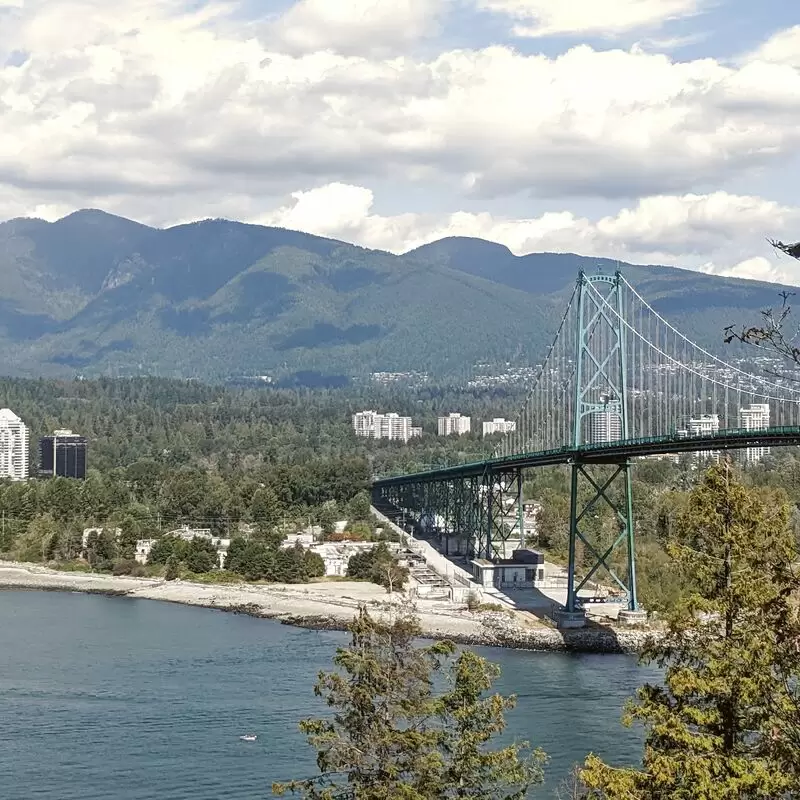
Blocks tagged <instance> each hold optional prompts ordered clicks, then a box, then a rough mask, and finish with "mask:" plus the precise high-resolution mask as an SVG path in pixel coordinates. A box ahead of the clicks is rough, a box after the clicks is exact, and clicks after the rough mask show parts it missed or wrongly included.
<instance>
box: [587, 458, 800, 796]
mask: <svg viewBox="0 0 800 800" xmlns="http://www.w3.org/2000/svg"><path fill="white" fill-rule="evenodd" d="M788 521H789V510H788V507H787V504H786V502H785V498H783V500H781V498H780V497H779V496H778V495H777V493H773V494H772V495H771V496H766V497H765V496H764V495H763V494H759V493H757V492H755V491H753V490H747V489H745V488H744V487H743V486H742V485H741V484H740V483H739V482H737V480H736V479H735V476H734V475H733V470H732V468H731V466H730V464H729V463H724V464H721V465H716V466H713V467H712V468H711V469H710V470H709V471H708V472H707V474H706V475H705V477H704V479H703V481H702V482H701V483H700V484H699V485H698V486H697V487H696V488H695V489H694V490H693V491H692V493H691V495H690V497H689V503H688V507H687V508H686V509H685V510H684V511H683V512H682V513H681V514H680V515H679V517H678V519H677V521H676V525H675V536H674V540H673V541H671V542H670V543H669V549H670V552H671V554H672V555H673V557H674V559H675V563H676V566H677V568H678V569H679V571H680V573H681V575H682V576H683V579H684V580H686V581H687V583H688V585H689V586H690V587H691V591H690V593H689V594H688V596H687V597H686V598H685V599H684V600H683V601H682V602H681V603H680V604H679V606H678V609H677V610H676V612H675V613H674V615H673V616H672V618H671V619H670V620H669V626H668V629H667V632H666V637H665V638H664V639H663V640H657V641H655V642H654V643H651V645H650V646H649V647H648V648H647V650H646V652H645V654H644V657H645V660H647V661H655V662H656V663H658V664H659V665H660V666H662V667H666V676H665V684H664V686H651V685H646V686H644V687H643V688H642V689H640V691H639V694H638V701H637V702H636V703H635V704H630V705H629V707H628V709H627V711H626V716H625V719H626V722H627V723H629V724H630V723H632V722H639V723H643V724H644V726H645V728H646V740H645V751H644V759H643V763H642V768H641V769H616V768H612V767H609V766H607V765H606V764H604V763H603V762H602V761H601V760H600V759H599V758H597V757H595V756H590V757H589V759H588V760H587V762H586V768H585V770H584V771H583V780H584V781H585V783H586V785H587V787H588V788H589V790H590V795H589V796H590V797H596V798H605V799H606V800H662V798H663V799H664V800H666V798H676V799H677V800H691V799H693V798H697V800H747V799H748V798H782V797H789V796H793V795H790V794H789V793H790V792H796V791H797V790H798V789H800V782H798V775H800V771H798V763H799V762H800V750H798V749H797V741H796V740H795V742H794V744H793V743H792V741H791V738H790V733H789V732H787V727H788V725H789V724H790V723H791V720H792V719H795V720H796V719H797V717H796V716H794V717H793V712H794V711H795V710H796V708H797V704H796V702H795V701H796V696H793V687H796V681H797V677H798V664H799V663H800V662H799V657H798V653H797V649H796V647H795V645H796V642H797V641H798V638H797V636H796V634H797V631H798V627H797V610H796V607H795V606H794V604H793V600H792V595H793V593H794V592H796V591H797V589H798V587H799V586H800V583H798V579H797V577H796V575H795V574H794V572H793V570H792V566H793V564H794V562H795V561H796V558H797V551H796V545H795V541H794V537H793V535H792V532H791V531H790V529H789V525H788ZM794 730H795V732H796V731H797V728H796V727H795V728H794Z"/></svg>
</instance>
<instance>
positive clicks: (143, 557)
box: [133, 539, 158, 564]
mask: <svg viewBox="0 0 800 800" xmlns="http://www.w3.org/2000/svg"><path fill="white" fill-rule="evenodd" d="M157 541H158V539H137V540H136V552H135V553H134V554H133V557H134V558H135V559H136V562H137V563H138V564H146V563H147V559H149V558H150V551H151V550H152V549H153V545H154V544H155V543H156V542H157Z"/></svg>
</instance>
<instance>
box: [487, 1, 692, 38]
mask: <svg viewBox="0 0 800 800" xmlns="http://www.w3.org/2000/svg"><path fill="white" fill-rule="evenodd" d="M477 2H478V7H479V8H484V9H486V10H488V11H495V12H499V13H503V14H507V15H508V16H510V17H511V18H512V19H514V20H516V24H515V26H514V29H513V31H514V34H515V35H516V36H530V37H542V36H565V35H586V34H589V35H600V36H616V35H618V34H621V33H626V32H628V31H636V30H642V29H655V28H659V27H661V26H662V25H663V24H664V23H666V22H669V21H671V20H675V19H680V18H682V17H689V16H693V15H695V14H697V13H699V12H700V11H701V10H702V9H703V7H704V6H705V5H707V3H706V2H704V0H477Z"/></svg>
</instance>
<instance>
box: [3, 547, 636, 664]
mask: <svg viewBox="0 0 800 800" xmlns="http://www.w3.org/2000/svg"><path fill="white" fill-rule="evenodd" d="M0 589H37V590H45V591H67V592H86V593H91V594H106V595H115V596H125V597H130V598H134V599H136V598H138V599H144V600H162V601H166V602H170V603H181V604H183V605H192V606H202V607H204V608H213V609H218V610H221V611H230V612H238V613H246V614H250V615H252V616H256V617H262V618H265V619H274V620H278V621H280V622H283V623H285V624H289V625H298V626H301V627H307V628H316V629H325V630H343V629H344V628H345V627H346V625H347V623H348V622H349V621H350V620H351V619H352V618H353V616H354V614H355V613H356V612H357V611H358V609H359V607H360V606H362V605H367V607H369V608H370V609H371V610H374V611H376V612H378V613H380V612H381V611H383V610H387V609H389V608H390V604H392V603H400V602H403V601H404V600H405V596H404V595H403V594H397V593H395V594H394V595H388V594H387V593H386V591H385V590H384V589H383V588H382V587H380V586H375V585H374V584H370V583H362V582H355V581H336V582H321V583H307V584H269V585H253V584H220V585H209V584H199V583H190V582H187V581H180V580H175V581H165V580H163V579H160V578H130V577H114V576H110V575H97V574H90V573H85V572H60V571H57V570H52V569H48V568H47V567H43V566H40V565H36V564H20V563H15V562H0ZM415 606H416V611H417V614H418V615H419V620H420V625H421V627H422V630H423V632H424V635H425V636H427V637H429V638H432V639H451V640H453V641H455V642H458V643H461V644H474V645H488V646H492V647H511V648H518V649H526V650H550V651H552V650H556V651H564V650H570V651H579V652H595V653H598V652H599V653H620V652H625V653H633V652H637V651H638V650H639V649H640V648H641V646H642V644H643V643H644V641H645V638H646V636H647V634H645V633H643V632H640V631H630V630H627V631H626V630H613V629H611V628H607V627H602V628H586V629H583V630H574V631H557V630H555V629H554V628H551V627H546V626H544V625H541V624H539V623H537V622H536V621H535V620H534V619H533V618H531V617H530V616H529V615H527V614H524V613H520V612H481V613H473V612H470V611H468V610H467V609H466V608H464V606H457V605H454V604H452V603H448V602H446V601H441V600H424V599H417V600H416V601H415Z"/></svg>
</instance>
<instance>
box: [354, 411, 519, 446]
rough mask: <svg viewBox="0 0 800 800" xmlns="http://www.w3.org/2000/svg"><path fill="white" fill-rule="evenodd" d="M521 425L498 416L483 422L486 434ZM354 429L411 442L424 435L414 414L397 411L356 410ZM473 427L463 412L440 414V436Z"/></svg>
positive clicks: (358, 431)
mask: <svg viewBox="0 0 800 800" xmlns="http://www.w3.org/2000/svg"><path fill="white" fill-rule="evenodd" d="M516 429H517V423H516V422H514V421H513V420H507V419H503V418H502V417H495V418H494V419H493V420H488V421H485V422H484V423H483V435H484V436H491V435H492V434H494V433H510V432H512V431H515V430H516ZM353 430H354V431H355V434H356V436H364V437H367V438H370V439H396V440H400V441H403V442H407V441H408V440H409V439H411V438H413V437H415V436H421V435H422V428H421V427H415V426H414V424H413V421H412V418H411V417H403V416H400V415H399V414H397V413H395V412H389V413H386V414H382V413H378V412H377V411H359V412H358V413H357V414H353ZM471 430H472V418H471V417H467V416H464V415H463V414H459V413H456V412H454V413H452V414H447V415H446V416H443V417H439V419H438V422H437V433H438V435H439V436H452V435H456V436H461V435H463V434H465V433H470V432H471Z"/></svg>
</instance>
